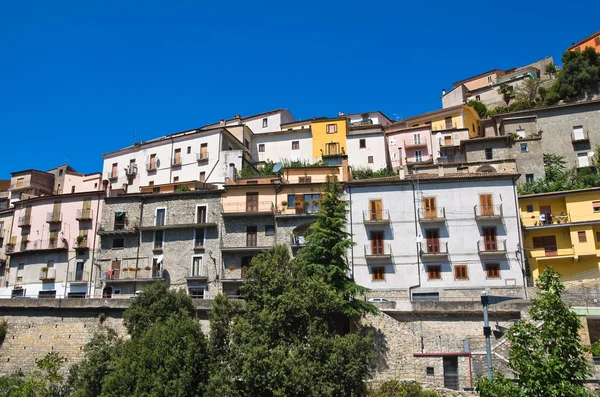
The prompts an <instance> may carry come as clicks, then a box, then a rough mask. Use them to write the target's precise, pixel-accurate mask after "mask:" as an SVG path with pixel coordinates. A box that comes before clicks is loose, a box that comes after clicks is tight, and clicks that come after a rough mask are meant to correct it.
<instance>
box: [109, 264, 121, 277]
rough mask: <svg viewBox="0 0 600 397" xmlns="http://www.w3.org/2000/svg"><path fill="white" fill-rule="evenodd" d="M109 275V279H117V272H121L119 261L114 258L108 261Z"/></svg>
mask: <svg viewBox="0 0 600 397" xmlns="http://www.w3.org/2000/svg"><path fill="white" fill-rule="evenodd" d="M110 272H111V274H110V276H109V278H110V279H111V280H118V279H119V273H120V272H121V261H119V260H116V261H112V262H111V263H110Z"/></svg>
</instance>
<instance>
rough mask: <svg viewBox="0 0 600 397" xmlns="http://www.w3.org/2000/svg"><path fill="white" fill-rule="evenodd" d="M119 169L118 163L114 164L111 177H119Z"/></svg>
mask: <svg viewBox="0 0 600 397" xmlns="http://www.w3.org/2000/svg"><path fill="white" fill-rule="evenodd" d="M117 167H118V163H114V164H113V165H112V169H111V171H110V176H111V177H113V178H115V177H116V176H117Z"/></svg>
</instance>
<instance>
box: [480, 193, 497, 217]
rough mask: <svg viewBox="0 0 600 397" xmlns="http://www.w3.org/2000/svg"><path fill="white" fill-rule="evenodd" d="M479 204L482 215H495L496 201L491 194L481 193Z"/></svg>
mask: <svg viewBox="0 0 600 397" xmlns="http://www.w3.org/2000/svg"><path fill="white" fill-rule="evenodd" d="M479 206H480V207H481V215H483V216H492V215H494V201H493V199H492V195H491V194H480V195H479Z"/></svg>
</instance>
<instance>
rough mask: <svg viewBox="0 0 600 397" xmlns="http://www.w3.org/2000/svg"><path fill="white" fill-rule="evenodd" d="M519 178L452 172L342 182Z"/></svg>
mask: <svg viewBox="0 0 600 397" xmlns="http://www.w3.org/2000/svg"><path fill="white" fill-rule="evenodd" d="M520 176H521V174H519V173H512V172H472V173H466V172H453V173H444V175H442V176H440V175H439V174H437V173H436V174H409V175H406V176H405V178H404V179H400V176H399V175H396V176H390V177H386V178H373V179H361V180H357V181H349V182H344V184H346V185H349V186H359V185H369V184H397V183H403V182H411V181H416V180H418V181H438V182H446V181H447V180H461V179H467V180H468V179H517V178H519V177H520Z"/></svg>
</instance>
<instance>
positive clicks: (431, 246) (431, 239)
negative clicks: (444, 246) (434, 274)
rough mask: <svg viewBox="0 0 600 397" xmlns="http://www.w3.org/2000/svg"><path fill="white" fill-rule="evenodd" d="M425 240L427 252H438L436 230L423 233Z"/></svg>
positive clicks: (438, 234) (437, 234)
mask: <svg viewBox="0 0 600 397" xmlns="http://www.w3.org/2000/svg"><path fill="white" fill-rule="evenodd" d="M425 237H426V239H427V252H431V253H435V252H440V232H439V230H438V229H429V230H426V231H425Z"/></svg>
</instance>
